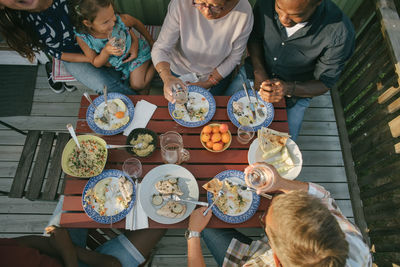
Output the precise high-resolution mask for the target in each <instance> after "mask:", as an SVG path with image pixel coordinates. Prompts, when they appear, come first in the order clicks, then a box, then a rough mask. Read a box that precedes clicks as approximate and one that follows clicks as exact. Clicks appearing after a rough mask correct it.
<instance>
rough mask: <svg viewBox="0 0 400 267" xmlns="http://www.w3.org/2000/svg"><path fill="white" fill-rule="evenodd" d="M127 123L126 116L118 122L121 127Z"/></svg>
mask: <svg viewBox="0 0 400 267" xmlns="http://www.w3.org/2000/svg"><path fill="white" fill-rule="evenodd" d="M128 122H129V116H126V117H124V118H122V119H121V121H120V123H121V126H124V125H125V124H127V123H128Z"/></svg>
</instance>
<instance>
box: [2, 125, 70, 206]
mask: <svg viewBox="0 0 400 267" xmlns="http://www.w3.org/2000/svg"><path fill="white" fill-rule="evenodd" d="M68 140H69V134H68V133H58V134H57V133H55V132H46V131H45V132H43V133H42V132H41V131H38V130H32V131H28V134H27V137H26V139H25V144H24V148H23V150H22V154H21V158H20V160H19V163H18V167H17V171H16V173H15V177H14V180H13V183H12V185H11V190H10V192H9V194H8V196H9V197H11V198H21V197H23V195H24V193H25V196H26V198H28V199H30V200H35V199H38V198H39V197H40V196H41V199H43V200H54V199H55V198H56V197H57V188H58V184H59V181H60V178H61V173H62V171H61V155H62V151H63V149H64V146H65V145H66V143H67V142H68ZM39 141H40V142H39ZM53 143H55V145H54V149H53ZM37 148H38V152H37V155H36V160H35V154H36V150H37ZM31 169H32V174H31V176H30V182H29V185H28V189H27V191H26V192H25V186H26V183H27V181H28V178H29V174H30V173H31ZM46 174H47V179H46V184H45V185H44V189H43V193H42V194H41V191H42V186H43V184H44V180H45V178H46Z"/></svg>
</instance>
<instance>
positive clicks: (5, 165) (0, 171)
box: [0, 161, 18, 178]
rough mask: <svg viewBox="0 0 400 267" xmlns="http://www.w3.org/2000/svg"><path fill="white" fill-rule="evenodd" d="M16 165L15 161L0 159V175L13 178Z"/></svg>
mask: <svg viewBox="0 0 400 267" xmlns="http://www.w3.org/2000/svg"><path fill="white" fill-rule="evenodd" d="M17 166H18V162H17V161H0V177H2V178H4V177H7V178H9V177H10V178H14V176H15V172H16V170H17Z"/></svg>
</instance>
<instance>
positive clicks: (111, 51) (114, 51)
mask: <svg viewBox="0 0 400 267" xmlns="http://www.w3.org/2000/svg"><path fill="white" fill-rule="evenodd" d="M114 39H115V38H112V39H110V40H109V41H108V43H107V44H106V46H105V47H104V48H103V50H105V52H106V53H107V54H108V55H113V56H117V57H119V56H122V54H123V53H124V51H122V49H120V48H117V47H115V46H113V45H112V43H113V41H114Z"/></svg>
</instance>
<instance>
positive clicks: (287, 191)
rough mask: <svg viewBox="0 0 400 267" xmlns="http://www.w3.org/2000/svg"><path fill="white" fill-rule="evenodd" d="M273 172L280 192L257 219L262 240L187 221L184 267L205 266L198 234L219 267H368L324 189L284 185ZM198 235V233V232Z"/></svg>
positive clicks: (365, 253) (196, 219)
mask: <svg viewBox="0 0 400 267" xmlns="http://www.w3.org/2000/svg"><path fill="white" fill-rule="evenodd" d="M269 166H270V167H271V168H272V169H273V170H274V175H275V177H276V183H275V184H274V185H273V187H272V188H271V189H270V192H271V191H281V192H283V194H280V195H278V196H276V197H274V199H273V200H272V203H271V205H270V207H269V209H268V210H267V212H266V213H264V215H263V216H260V222H261V223H262V225H263V228H264V230H265V232H266V234H267V236H268V239H269V240H268V239H265V240H264V239H263V240H258V241H253V240H251V239H250V238H248V237H246V236H244V235H243V234H241V233H240V232H238V231H236V230H234V229H209V228H207V229H204V228H205V227H206V225H207V223H208V221H209V220H210V218H211V214H210V213H208V214H207V216H203V214H202V211H203V210H204V208H199V209H197V210H195V211H194V212H193V213H192V215H191V216H190V220H189V229H188V232H187V235H186V236H187V238H188V241H187V242H188V266H190V267H193V266H205V265H204V259H203V257H202V252H201V246H200V233H201V236H202V237H203V239H204V241H205V243H206V244H207V247H208V248H209V250H210V251H211V253H212V254H213V256H214V258H215V260H216V261H217V263H218V265H219V266H255V267H256V266H266V267H273V266H283V267H287V266H296V267H307V266H313V267H322V266H351V267H360V266H372V261H371V255H370V253H369V249H368V247H367V245H366V244H365V243H364V242H363V238H362V235H361V233H360V231H359V230H358V229H357V228H356V227H355V226H354V225H353V224H352V223H351V222H350V221H348V220H347V219H346V218H345V217H344V216H343V214H342V213H341V212H340V210H339V208H338V207H337V205H336V204H335V201H334V199H332V198H331V197H330V194H329V192H327V191H326V190H325V189H324V188H322V187H320V186H318V185H316V184H312V183H305V182H300V181H291V180H286V179H284V178H282V177H281V176H279V174H278V172H277V171H276V170H275V168H273V167H272V166H271V165H269ZM203 230H204V231H203Z"/></svg>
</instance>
